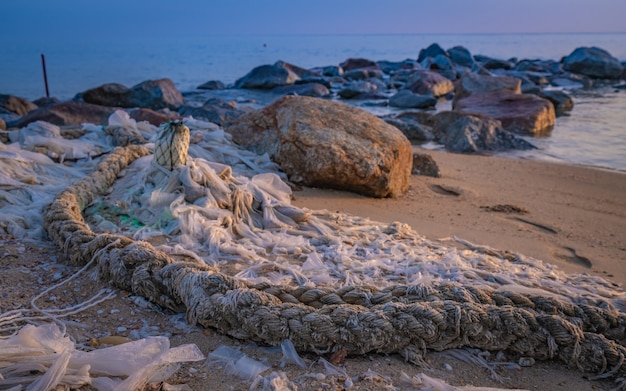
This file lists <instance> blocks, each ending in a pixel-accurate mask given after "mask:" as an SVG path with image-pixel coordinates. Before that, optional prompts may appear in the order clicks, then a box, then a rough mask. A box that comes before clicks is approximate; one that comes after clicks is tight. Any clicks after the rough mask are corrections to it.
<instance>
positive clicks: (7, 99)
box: [0, 94, 37, 116]
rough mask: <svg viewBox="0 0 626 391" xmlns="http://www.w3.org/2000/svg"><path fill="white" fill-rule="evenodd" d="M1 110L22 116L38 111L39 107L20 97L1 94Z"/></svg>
mask: <svg viewBox="0 0 626 391" xmlns="http://www.w3.org/2000/svg"><path fill="white" fill-rule="evenodd" d="M0 108H2V109H5V110H6V111H8V112H11V113H15V114H17V115H20V116H21V115H26V114H28V113H30V112H31V111H33V110H36V109H37V106H36V105H35V104H34V103H32V102H30V101H28V100H26V99H24V98H20V97H19V96H14V95H5V94H0Z"/></svg>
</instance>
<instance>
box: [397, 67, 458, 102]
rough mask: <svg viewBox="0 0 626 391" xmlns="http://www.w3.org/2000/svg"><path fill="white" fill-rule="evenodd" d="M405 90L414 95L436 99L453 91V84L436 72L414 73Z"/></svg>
mask: <svg viewBox="0 0 626 391" xmlns="http://www.w3.org/2000/svg"><path fill="white" fill-rule="evenodd" d="M405 88H406V89H407V90H411V91H412V92H414V93H416V94H420V95H431V96H433V97H435V98H437V97H440V96H444V95H446V94H449V93H450V92H452V91H454V84H453V83H452V82H451V81H450V79H447V78H445V77H443V76H441V75H440V74H438V73H436V72H432V71H416V72H414V73H413V75H412V77H411V80H410V81H409V83H408V84H407V86H406V87H405Z"/></svg>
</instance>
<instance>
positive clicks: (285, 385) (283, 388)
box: [248, 372, 298, 391]
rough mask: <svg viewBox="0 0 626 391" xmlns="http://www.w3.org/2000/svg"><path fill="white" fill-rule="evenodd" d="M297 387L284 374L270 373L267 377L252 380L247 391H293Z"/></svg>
mask: <svg viewBox="0 0 626 391" xmlns="http://www.w3.org/2000/svg"><path fill="white" fill-rule="evenodd" d="M297 389H298V386H297V385H296V384H295V383H294V382H292V381H291V380H289V378H288V377H287V374H286V373H285V372H272V373H270V374H269V375H267V376H258V377H256V378H255V379H254V381H253V382H252V384H251V385H250V387H249V388H248V390H249V391H255V390H256V391H295V390H297Z"/></svg>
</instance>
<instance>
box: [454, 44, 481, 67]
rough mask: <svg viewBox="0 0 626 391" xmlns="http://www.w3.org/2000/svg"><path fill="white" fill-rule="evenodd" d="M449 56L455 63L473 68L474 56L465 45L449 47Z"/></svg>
mask: <svg viewBox="0 0 626 391" xmlns="http://www.w3.org/2000/svg"><path fill="white" fill-rule="evenodd" d="M448 56H449V57H450V60H452V62H453V63H455V64H457V65H462V66H464V67H468V68H471V67H473V66H474V64H475V62H474V57H473V56H472V53H470V51H469V50H467V49H466V48H465V47H464V46H455V47H452V48H450V49H448Z"/></svg>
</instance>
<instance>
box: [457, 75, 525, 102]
mask: <svg viewBox="0 0 626 391" xmlns="http://www.w3.org/2000/svg"><path fill="white" fill-rule="evenodd" d="M521 86H522V81H521V80H520V79H517V78H515V77H508V76H490V75H480V74H477V73H473V72H469V73H466V74H464V75H463V77H461V78H460V79H459V80H457V82H456V83H455V85H454V99H453V101H452V107H455V105H456V102H457V101H458V100H459V99H463V98H465V97H468V96H470V95H472V94H484V93H486V92H496V91H508V92H512V93H515V94H521V93H522V88H521Z"/></svg>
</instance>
